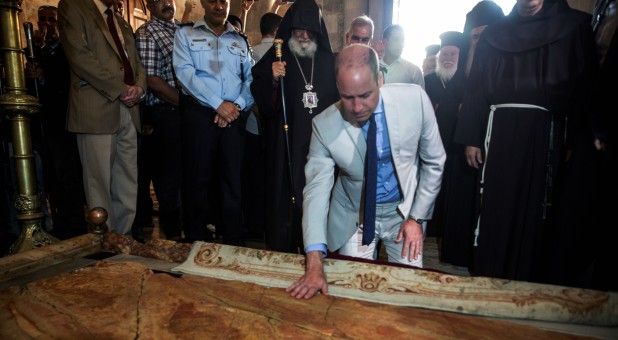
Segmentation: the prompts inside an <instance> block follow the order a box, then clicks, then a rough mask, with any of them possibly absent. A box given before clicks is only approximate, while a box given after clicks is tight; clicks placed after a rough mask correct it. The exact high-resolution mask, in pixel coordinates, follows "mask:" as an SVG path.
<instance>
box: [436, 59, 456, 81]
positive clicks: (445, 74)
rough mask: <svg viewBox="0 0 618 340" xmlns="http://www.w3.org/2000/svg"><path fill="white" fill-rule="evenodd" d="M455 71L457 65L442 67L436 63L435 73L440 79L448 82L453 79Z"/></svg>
mask: <svg viewBox="0 0 618 340" xmlns="http://www.w3.org/2000/svg"><path fill="white" fill-rule="evenodd" d="M455 72H457V65H455V67H451V68H450V69H443V68H442V67H441V66H440V63H438V65H436V75H438V77H440V79H442V81H443V82H445V83H448V82H449V81H451V79H453V76H454V75H455Z"/></svg>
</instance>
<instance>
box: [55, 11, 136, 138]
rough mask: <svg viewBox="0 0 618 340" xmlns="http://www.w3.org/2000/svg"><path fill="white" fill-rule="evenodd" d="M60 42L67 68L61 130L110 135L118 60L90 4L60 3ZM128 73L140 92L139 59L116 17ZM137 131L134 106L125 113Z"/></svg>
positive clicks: (118, 88) (115, 122)
mask: <svg viewBox="0 0 618 340" xmlns="http://www.w3.org/2000/svg"><path fill="white" fill-rule="evenodd" d="M58 19H59V20H58V22H59V29H60V40H61V42H62V46H63V48H64V53H65V55H66V57H67V60H68V61H69V65H70V66H71V85H70V86H71V87H70V94H69V108H68V117H67V129H68V130H69V131H72V132H77V133H101V134H109V133H114V132H116V131H117V130H118V128H119V126H120V115H119V112H120V105H122V103H121V102H120V100H119V99H118V97H119V96H120V94H121V93H122V92H124V90H125V84H124V80H123V79H124V71H123V64H122V59H121V58H120V54H119V53H118V50H117V49H116V45H115V43H114V39H113V38H112V36H111V33H110V32H109V28H108V27H107V23H106V21H105V19H104V17H103V16H102V15H101V13H100V12H99V10H98V8H97V6H96V5H95V3H94V2H93V1H92V0H61V1H60V3H59V5H58ZM116 20H117V21H118V25H119V26H120V31H119V32H118V33H119V34H122V38H123V39H124V45H125V49H126V51H127V56H128V58H129V61H130V63H131V66H132V68H133V74H134V77H135V85H136V86H140V87H141V88H142V89H144V91H146V72H145V71H144V67H143V65H142V63H141V61H140V59H139V56H138V53H137V49H136V47H135V40H134V38H133V30H132V29H131V26H130V25H129V24H128V23H127V22H126V21H125V20H124V19H122V17H121V16H119V15H116ZM130 112H131V118H132V120H133V124H134V125H135V127H136V128H137V129H138V131H139V130H141V123H140V116H139V106H138V105H135V106H133V107H132V108H130Z"/></svg>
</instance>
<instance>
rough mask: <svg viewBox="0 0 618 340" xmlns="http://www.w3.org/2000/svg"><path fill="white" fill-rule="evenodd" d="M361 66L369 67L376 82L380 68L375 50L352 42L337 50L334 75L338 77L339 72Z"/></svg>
mask: <svg viewBox="0 0 618 340" xmlns="http://www.w3.org/2000/svg"><path fill="white" fill-rule="evenodd" d="M362 67H368V68H369V70H370V71H371V74H372V75H373V79H374V80H375V81H376V83H377V82H378V74H379V72H380V68H379V64H378V55H377V54H376V51H374V49H373V48H371V47H369V46H367V45H361V44H352V45H349V46H346V47H345V48H344V49H343V50H341V52H339V55H338V56H337V61H336V62H335V76H336V77H337V79H339V72H341V71H344V70H345V71H349V70H351V69H356V68H362Z"/></svg>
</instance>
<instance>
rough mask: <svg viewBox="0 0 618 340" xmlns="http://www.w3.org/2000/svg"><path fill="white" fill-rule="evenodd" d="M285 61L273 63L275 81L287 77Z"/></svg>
mask: <svg viewBox="0 0 618 340" xmlns="http://www.w3.org/2000/svg"><path fill="white" fill-rule="evenodd" d="M285 64H286V62H285V61H275V62H274V63H273V66H272V69H273V81H275V82H277V81H279V78H282V77H285Z"/></svg>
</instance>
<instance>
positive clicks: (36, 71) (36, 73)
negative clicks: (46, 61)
mask: <svg viewBox="0 0 618 340" xmlns="http://www.w3.org/2000/svg"><path fill="white" fill-rule="evenodd" d="M26 78H36V79H37V80H38V81H43V79H44V78H45V73H44V72H43V69H42V68H41V67H40V66H39V65H38V64H35V63H31V62H27V63H26Z"/></svg>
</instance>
